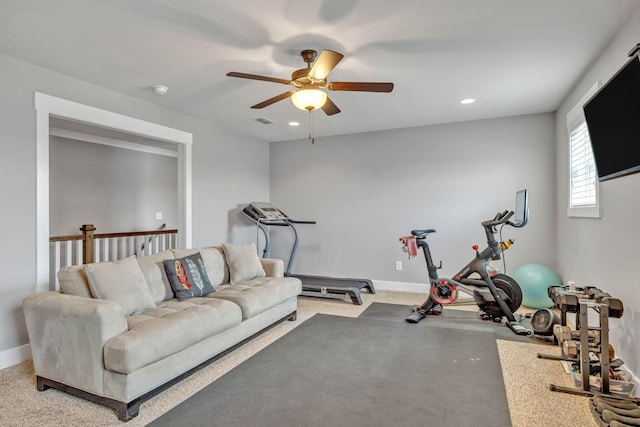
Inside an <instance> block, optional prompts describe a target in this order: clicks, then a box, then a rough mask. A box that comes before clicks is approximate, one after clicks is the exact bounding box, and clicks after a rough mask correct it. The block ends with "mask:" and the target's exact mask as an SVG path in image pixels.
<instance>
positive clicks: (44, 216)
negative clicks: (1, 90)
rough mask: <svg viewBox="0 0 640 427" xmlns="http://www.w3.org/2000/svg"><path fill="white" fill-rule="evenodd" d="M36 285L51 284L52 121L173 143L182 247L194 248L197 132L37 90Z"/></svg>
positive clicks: (45, 286) (41, 287) (47, 288)
mask: <svg viewBox="0 0 640 427" xmlns="http://www.w3.org/2000/svg"><path fill="white" fill-rule="evenodd" d="M35 108H36V170H37V174H38V176H37V190H36V194H37V201H36V284H37V290H53V289H51V287H52V286H54V287H55V285H54V284H50V283H49V137H50V120H51V118H54V119H55V120H58V119H62V120H67V121H72V122H76V123H78V124H79V125H80V126H96V127H99V128H102V129H106V130H111V131H118V132H123V133H127V134H132V135H136V136H140V137H143V138H148V139H151V140H156V141H159V142H161V143H168V144H172V145H174V146H175V148H176V152H177V175H178V176H177V188H178V191H177V193H178V194H177V199H178V229H179V233H178V242H177V244H178V247H183V248H187V247H191V240H192V236H191V226H192V224H191V203H192V202H191V200H192V194H191V191H192V190H191V165H192V163H191V150H192V147H191V146H192V143H193V135H192V134H191V133H188V132H184V131H180V130H177V129H173V128H169V127H166V126H162V125H158V124H156V123H151V122H147V121H145V120H140V119H136V118H133V117H129V116H125V115H122V114H118V113H113V112H110V111H106V110H102V109H99V108H95V107H91V106H87V105H83V104H80V103H77V102H73V101H68V100H65V99H61V98H56V97H53V96H50V95H46V94H43V93H39V92H36V93H35Z"/></svg>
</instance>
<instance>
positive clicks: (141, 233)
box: [49, 224, 178, 242]
mask: <svg viewBox="0 0 640 427" xmlns="http://www.w3.org/2000/svg"><path fill="white" fill-rule="evenodd" d="M89 225H90V224H89ZM81 230H82V229H81ZM177 232H178V229H177V228H174V229H164V230H150V231H130V232H126V231H125V232H122V233H94V235H93V238H94V239H109V238H112V237H128V236H151V235H155V234H176V233H177ZM84 239H85V237H84V234H72V235H69V236H51V237H49V241H50V242H68V241H73V240H84Z"/></svg>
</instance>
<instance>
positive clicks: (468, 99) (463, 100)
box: [460, 98, 476, 104]
mask: <svg viewBox="0 0 640 427" xmlns="http://www.w3.org/2000/svg"><path fill="white" fill-rule="evenodd" d="M474 102H476V100H475V99H473V98H465V99H461V100H460V104H473V103H474Z"/></svg>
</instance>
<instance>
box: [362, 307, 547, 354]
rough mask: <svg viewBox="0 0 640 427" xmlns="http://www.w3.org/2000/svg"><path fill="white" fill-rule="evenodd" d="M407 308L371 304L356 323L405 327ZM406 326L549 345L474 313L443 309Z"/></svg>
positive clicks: (525, 322)
mask: <svg viewBox="0 0 640 427" xmlns="http://www.w3.org/2000/svg"><path fill="white" fill-rule="evenodd" d="M411 312H412V311H411V307H410V306H408V305H401V304H386V303H380V302H374V303H371V305H370V306H369V307H367V309H366V310H365V311H363V312H362V313H361V314H360V316H359V317H358V318H359V319H375V320H386V321H389V322H396V323H406V322H405V319H406V318H407V316H409V315H410V314H411ZM520 323H521V324H522V326H524V327H527V328H529V329H531V319H526V318H523V319H522V321H521V322H520ZM410 326H438V327H441V328H455V329H464V330H467V331H484V332H492V333H494V334H495V335H496V338H498V339H501V340H509V341H519V342H527V343H535V344H553V343H552V342H551V341H547V340H544V339H542V338H540V337H536V336H528V337H527V336H521V335H516V334H515V333H514V332H513V331H512V330H511V329H509V328H508V327H507V325H505V324H504V323H496V322H493V321H491V320H482V319H481V318H480V316H479V315H478V310H472V311H469V310H456V309H455V306H448V307H447V306H445V307H444V310H443V311H442V314H439V315H437V316H435V315H429V316H426V317H425V318H424V319H422V320H421V321H420V322H418V323H415V324H410Z"/></svg>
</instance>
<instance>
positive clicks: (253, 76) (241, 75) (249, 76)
mask: <svg viewBox="0 0 640 427" xmlns="http://www.w3.org/2000/svg"><path fill="white" fill-rule="evenodd" d="M227 76H228V77H238V78H241V79H251V80H262V81H265V82H272V83H282V84H283V85H288V84H289V83H291V82H290V81H289V80H285V79H278V78H275V77H267V76H259V75H257V74H246V73H236V72H235V71H232V72H230V73H227Z"/></svg>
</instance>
